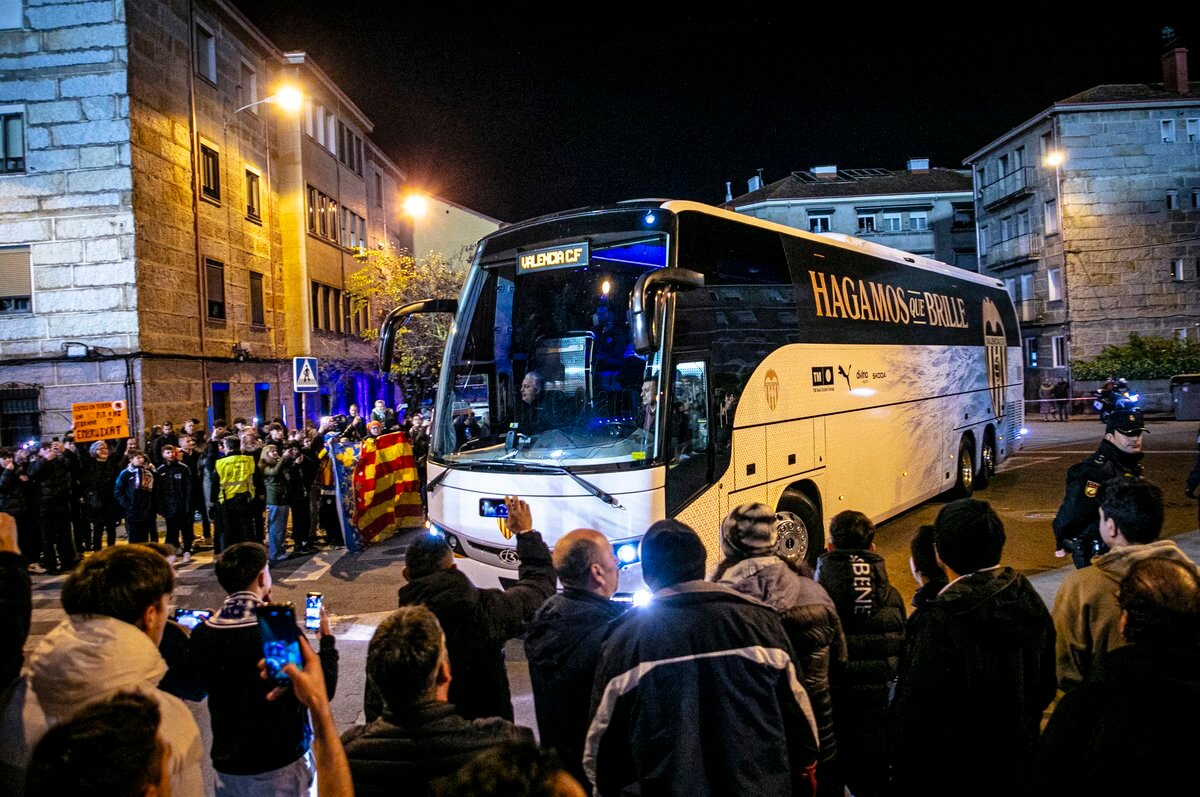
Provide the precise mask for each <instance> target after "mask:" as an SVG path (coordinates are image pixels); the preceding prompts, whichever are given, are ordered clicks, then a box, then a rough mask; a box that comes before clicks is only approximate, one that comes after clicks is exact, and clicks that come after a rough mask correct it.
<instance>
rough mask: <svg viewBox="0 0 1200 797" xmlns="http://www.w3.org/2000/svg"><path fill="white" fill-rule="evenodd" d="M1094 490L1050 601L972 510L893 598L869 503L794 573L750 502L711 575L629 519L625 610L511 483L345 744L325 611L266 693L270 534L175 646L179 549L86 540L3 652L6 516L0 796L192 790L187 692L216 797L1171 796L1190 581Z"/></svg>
mask: <svg viewBox="0 0 1200 797" xmlns="http://www.w3.org/2000/svg"><path fill="white" fill-rule="evenodd" d="M230 456H239V455H238V454H236V453H231V454H230ZM1097 502H1098V512H1099V534H1100V536H1101V538H1102V539H1103V541H1104V543H1105V547H1106V551H1107V552H1105V553H1102V554H1099V555H1097V556H1096V557H1095V558H1094V559H1093V560H1092V562H1091V565H1090V566H1088V567H1084V568H1081V569H1079V570H1076V571H1073V572H1071V573H1070V574H1069V575H1068V576H1067V577H1066V578H1065V579H1064V581H1063V583H1062V585H1061V587H1060V589H1059V592H1058V595H1057V597H1056V599H1055V601H1054V602H1053V605H1052V606H1051V607H1049V608H1048V607H1047V606H1046V605H1045V603H1044V602H1043V601H1042V599H1041V598H1040V597H1039V595H1038V594H1037V592H1036V591H1035V590H1034V588H1033V586H1032V584H1031V583H1030V582H1029V580H1028V579H1027V578H1026V577H1025V576H1024V575H1023V574H1021V573H1020V572H1018V571H1017V570H1015V569H1013V568H1011V567H1008V566H1005V565H1004V564H1003V558H1004V547H1005V542H1006V535H1005V530H1004V526H1003V523H1002V522H1001V520H1000V518H999V516H998V515H997V514H996V513H995V511H994V510H993V509H992V507H991V506H990V505H989V504H987V503H986V502H984V501H979V500H973V499H962V500H958V501H954V502H951V503H948V504H946V505H945V506H944V507H943V508H942V509H941V510H940V512H939V513H938V515H937V519H936V522H935V523H934V524H933V525H931V526H922V527H920V528H918V529H917V530H916V531H915V533H914V534H913V536H912V542H911V557H910V562H909V564H910V566H911V570H912V573H913V576H914V578H915V579H916V581H917V584H918V585H919V588H918V589H917V591H916V595H915V597H914V599H913V601H912V604H911V606H906V605H905V602H904V601H903V599H902V598H901V597H900V594H899V591H898V590H897V588H896V587H895V585H893V584H891V583H889V580H888V574H887V567H886V563H885V562H884V559H883V557H882V556H881V555H880V554H879V553H878V552H877V551H876V550H875V545H874V535H875V529H874V526H873V525H872V523H871V521H870V519H869V518H867V517H866V516H865V515H863V514H862V513H859V512H855V511H843V512H840V513H838V514H837V515H835V516H834V517H833V518H832V519H831V521H830V524H829V545H828V549H827V550H826V551H825V552H823V553H822V555H821V556H820V557H819V558H818V560H817V565H816V568H815V570H814V569H812V568H810V567H809V566H808V565H807V564H806V563H804V562H803V561H801V562H798V563H797V562H790V561H785V560H784V559H781V558H779V556H777V554H776V550H777V543H778V533H777V529H776V517H775V513H774V510H772V509H771V508H769V507H767V506H764V505H762V504H748V505H743V506H739V507H737V508H735V509H734V510H733V511H732V512H730V513H729V515H728V516H727V517H726V518H725V519H724V521H723V523H722V524H721V527H720V530H719V540H720V556H719V560H718V561H717V563H716V565H715V567H712V564H713V563H712V561H711V560H710V557H709V552H708V551H707V550H706V548H705V546H704V544H703V543H702V542H701V539H700V536H699V535H698V534H697V533H696V532H695V531H694V530H693V529H691V528H689V527H688V526H687V525H685V524H683V523H681V522H679V521H677V520H662V521H658V522H656V523H654V524H653V525H651V526H650V528H649V529H648V530H647V531H646V534H645V535H644V537H643V539H642V543H641V549H640V558H641V563H642V574H643V577H644V580H645V582H646V585H647V586H648V587H649V588H650V589H651V590H652V591H653V595H652V598H651V599H650V600H649V601H648V602H647V603H645V604H643V605H639V606H637V607H629V606H628V605H626V604H623V603H619V602H616V601H614V600H613V597H614V594H615V592H616V589H617V582H618V578H617V574H618V561H617V559H616V557H615V555H614V552H613V548H612V545H611V543H610V542H609V540H608V539H607V537H605V535H603V534H601V533H600V532H598V531H595V530H592V529H576V530H573V531H570V532H569V533H567V534H566V535H565V536H562V537H561V538H560V539H559V540H558V542H557V543H556V545H555V547H554V550H553V552H551V551H550V550H549V548H548V547H547V545H546V543H545V542H544V540H543V539H542V536H541V534H540V532H539V531H537V530H535V522H534V518H533V516H532V513H531V511H530V509H529V506H528V504H527V503H526V502H525V501H523V500H521V499H520V498H518V497H515V496H510V497H508V498H506V507H507V510H508V527H509V529H510V530H511V531H512V532H513V533H514V534H515V536H516V544H517V553H518V555H519V558H520V565H519V570H518V572H517V576H518V578H517V581H516V582H515V584H513V585H511V586H509V587H508V588H507V589H505V590H494V589H481V588H477V587H476V586H475V585H474V584H472V583H471V581H470V579H469V578H468V577H467V576H466V575H465V574H463V573H462V572H460V571H459V570H458V569H457V568H456V566H455V558H454V554H453V551H452V549H451V548H450V546H449V544H448V543H447V541H446V540H445V538H444V537H443V536H441V535H439V534H425V533H422V534H420V535H418V536H417V537H416V538H415V539H414V540H413V541H412V542H411V544H410V546H409V548H408V551H407V554H406V558H405V567H404V571H403V575H404V578H405V582H406V583H405V584H404V585H403V586H401V587H400V588H399V590H398V593H397V606H398V610H397V611H395V612H394V613H393V614H391V615H390V616H389V617H388V618H387V619H385V620H384V621H383V622H382V623H381V624H380V626H379V627H378V629H377V630H376V632H375V634H374V636H373V638H372V640H371V642H370V645H369V648H368V652H367V661H366V688H365V691H364V695H363V710H364V714H365V718H366V722H365V724H362V725H359V726H356V727H353V728H351V729H350V730H348V731H346V732H345V733H344V734H342V735H341V737H340V738H339V736H338V734H337V733H336V730H335V727H334V723H333V720H332V718H331V717H332V715H331V713H330V709H329V700H330V699H331V698H332V696H333V693H334V690H335V689H336V688H337V686H338V680H339V679H338V664H339V660H338V651H337V647H336V642H335V640H334V638H333V636H332V634H331V633H330V630H331V629H330V627H329V623H328V618H327V617H325V616H324V614H323V613H322V616H321V622H320V625H319V628H318V629H317V633H316V641H315V643H313V644H309V643H308V642H307V640H306V639H304V640H302V653H303V655H302V661H301V662H299V663H293V664H289V665H287V668H286V672H287V673H288V675H289V676H290V685H288V686H284V687H281V686H279V685H278V683H276V682H274V681H271V680H268V679H267V678H266V677H265V676H266V673H265V669H264V666H263V662H262V652H263V647H262V642H263V640H262V637H261V632H260V631H259V627H258V625H257V624H256V622H255V620H254V617H255V614H256V610H258V609H259V608H260V607H262V606H264V605H266V604H268V603H269V602H270V600H271V592H272V579H271V556H270V551H269V549H268V547H267V546H265V545H263V544H261V543H260V542H258V541H255V540H239V541H237V542H235V543H232V544H230V545H229V546H228V547H226V548H225V549H224V551H223V552H222V553H221V555H220V556H219V557H218V558H217V560H216V563H215V567H214V570H215V574H216V577H217V580H218V582H219V583H220V585H221V587H222V588H223V589H224V590H225V591H226V593H227V594H228V598H227V600H226V601H225V602H224V604H223V605H222V606H221V607H220V608H219V609H218V610H217V611H216V613H215V614H214V615H213V616H212V617H211V618H209V619H208V620H206V621H204V622H203V623H201V624H200V625H198V626H197V627H196V628H195V630H194V631H192V632H191V635H190V637H189V636H188V635H187V634H186V633H184V632H181V631H180V630H179V629H178V628H177V627H175V626H174V624H173V623H172V622H169V621H168V620H167V617H166V611H167V606H168V603H169V600H170V596H171V593H172V590H173V588H174V572H173V569H172V567H171V565H170V563H169V561H168V557H169V556H170V555H171V554H172V553H173V552H172V551H171V549H170V548H169V547H167V546H162V545H155V544H153V543H148V544H145V545H119V546H109V547H108V548H106V549H104V550H102V551H100V552H98V553H96V554H94V555H92V556H89V557H87V558H86V559H85V560H83V561H82V562H81V563H80V564H79V565H78V566H77V567H76V568H75V570H73V571H72V573H71V574H70V576H69V577H68V579H67V582H66V585H65V586H64V588H63V596H62V600H63V608H64V609H65V610H66V612H67V615H68V617H67V619H66V620H64V621H63V622H62V624H61V625H59V626H58V627H57V628H56V629H55V630H54V631H52V632H51V633H50V634H49V635H48V636H47V637H45V638H44V639H43V640H42V641H41V642H39V644H38V645H37V646H36V647H35V648H34V650H33V652H32V654H31V655H30V657H29V660H28V661H23V656H22V647H23V643H24V641H25V636H24V633H25V632H27V629H28V622H29V583H30V581H29V578H30V577H29V574H28V572H27V570H26V568H25V566H24V560H23V559H22V558H21V556H20V553H19V547H18V545H17V540H16V536H17V534H16V531H15V524H14V523H13V522H12V520H11V519H9V518H8V517H7V516H5V515H0V578H3V585H2V589H0V602H2V603H0V610H2V611H0V617H2V618H3V625H4V632H3V645H4V648H3V650H0V663H2V664H3V667H4V670H3V672H0V679H2V683H4V684H6V685H7V690H6V691H5V692H4V696H3V698H2V700H0V778H2V779H4V782H3V785H4V786H6V787H7V788H9V789H12V791H11V793H20V792H19V789H20V788H24V789H25V790H26V791H25V793H27V794H48V793H75V792H77V791H79V790H80V789H81V788H88V789H91V788H96V789H97V790H99V793H103V794H122V795H126V794H128V795H135V794H136V795H145V794H152V793H161V787H162V786H164V785H166V784H169V786H170V789H171V793H173V794H176V795H194V794H200V793H202V791H203V785H204V784H203V783H202V782H201V775H200V765H199V764H200V761H199V759H200V756H201V755H202V751H201V746H200V741H199V739H200V737H199V733H198V731H197V728H196V725H195V721H194V720H193V719H192V717H191V715H190V714H189V713H188V712H187V710H186V707H185V706H184V705H183V703H182V702H181V699H183V700H201V699H204V698H205V697H207V699H208V703H209V714H210V717H211V723H212V748H211V759H212V765H213V770H214V771H215V773H216V775H215V778H216V781H215V783H214V784H213V786H214V788H215V791H216V793H217V794H219V795H241V794H247V795H249V794H268V793H269V794H296V795H300V794H308V793H310V789H311V788H312V787H313V785H314V784H316V785H317V786H318V787H319V793H320V794H322V795H340V794H359V795H383V794H393V793H397V792H403V793H405V794H418V795H420V794H439V795H440V794H455V795H462V794H467V795H474V794H497V795H498V794H522V795H572V796H574V795H582V794H587V793H595V794H599V795H624V794H676V795H685V794H686V795H695V794H711V795H724V794H729V795H735V794H766V795H785V794H799V795H844V794H846V793H847V791H849V793H851V794H853V795H854V796H855V797H863V796H864V795H866V796H868V797H870V796H871V795H892V794H898V795H916V794H920V795H941V794H972V795H993V794H994V795H1000V794H1025V793H1034V794H1074V793H1081V794H1082V793H1088V794H1117V793H1120V794H1129V793H1157V792H1160V791H1162V792H1167V791H1170V790H1172V788H1173V787H1174V786H1175V785H1176V784H1177V783H1179V782H1182V781H1184V780H1186V779H1190V778H1191V773H1190V772H1188V771H1187V770H1186V767H1187V766H1188V761H1189V760H1190V759H1189V757H1188V756H1187V755H1186V752H1187V751H1190V750H1192V749H1194V748H1195V745H1196V744H1197V742H1200V731H1197V729H1196V725H1195V721H1194V718H1195V716H1196V713H1195V710H1196V709H1198V708H1200V677H1198V676H1197V673H1198V672H1200V667H1198V665H1200V574H1198V572H1197V567H1196V564H1195V563H1194V562H1192V561H1190V560H1189V559H1188V558H1187V556H1186V555H1185V554H1184V553H1183V552H1182V551H1181V550H1180V549H1179V548H1178V546H1177V545H1175V543H1174V542H1172V541H1170V540H1163V539H1160V534H1161V531H1162V525H1163V517H1164V511H1163V499H1162V494H1161V491H1160V490H1159V489H1158V488H1157V487H1156V486H1154V485H1153V484H1152V483H1150V482H1148V481H1146V480H1144V479H1142V478H1140V477H1137V476H1118V477H1117V478H1114V479H1112V480H1111V481H1108V482H1106V483H1105V484H1103V485H1101V488H1100V489H1099V491H1098V493H1097ZM559 584H561V591H559V590H558V589H557V585H559ZM22 623H24V630H22V627H21V624H22ZM522 636H523V638H524V643H523V644H524V649H525V654H526V658H527V660H528V664H529V675H530V682H531V685H532V691H533V698H534V709H535V713H536V717H537V724H538V731H539V738H538V740H537V741H535V738H534V734H533V732H532V730H531V729H529V728H525V727H521V726H520V725H518V724H515V722H514V712H513V707H512V701H511V697H510V687H509V680H508V678H509V675H508V669H507V666H506V662H505V658H504V647H505V645H506V643H508V642H509V641H510V640H513V639H516V638H519V637H522ZM1059 690H1061V691H1062V692H1065V696H1064V697H1062V698H1061V700H1060V701H1059V702H1058V704H1057V706H1056V707H1055V708H1054V710H1053V713H1052V714H1051V715H1050V717H1049V720H1048V723H1046V721H1045V714H1046V712H1047V709H1048V708H1049V707H1050V706H1051V705H1052V704H1053V702H1054V700H1055V697H1056V694H1057V693H1058V691H1059ZM539 743H540V744H539ZM101 761H103V762H104V764H103V765H101V764H100V763H99V762H101ZM97 767H101V768H102V769H103V772H104V777H105V778H107V780H106V782H105V784H104V786H103V788H101V787H100V786H99V785H96V784H97V783H98V781H99V779H100V775H99V774H98V772H97ZM5 793H10V792H5Z"/></svg>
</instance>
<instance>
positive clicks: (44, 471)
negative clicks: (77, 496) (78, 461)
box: [28, 456, 72, 506]
mask: <svg viewBox="0 0 1200 797" xmlns="http://www.w3.org/2000/svg"><path fill="white" fill-rule="evenodd" d="M28 472H29V478H30V480H32V481H33V482H35V483H36V484H37V496H38V500H39V501H40V502H41V503H42V504H46V503H49V502H55V503H58V504H61V505H63V506H66V504H67V502H68V501H69V500H70V498H71V482H72V479H71V466H70V465H69V464H68V463H67V461H66V460H65V459H64V458H63V457H62V456H57V457H55V458H54V459H46V458H45V457H42V456H37V457H34V458H33V459H32V460H30V462H29V471H28Z"/></svg>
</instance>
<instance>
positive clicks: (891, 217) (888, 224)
mask: <svg viewBox="0 0 1200 797" xmlns="http://www.w3.org/2000/svg"><path fill="white" fill-rule="evenodd" d="M900 228H901V223H900V214H899V213H884V214H883V230H884V232H900Z"/></svg>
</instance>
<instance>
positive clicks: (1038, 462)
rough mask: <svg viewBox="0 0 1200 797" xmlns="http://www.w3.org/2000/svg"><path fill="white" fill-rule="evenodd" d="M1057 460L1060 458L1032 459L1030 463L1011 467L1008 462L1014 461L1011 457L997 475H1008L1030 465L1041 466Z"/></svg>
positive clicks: (998, 470) (997, 471)
mask: <svg viewBox="0 0 1200 797" xmlns="http://www.w3.org/2000/svg"><path fill="white" fill-rule="evenodd" d="M1024 459H1025V457H1022V460H1024ZM1057 459H1058V457H1038V458H1036V459H1030V460H1029V461H1028V462H1024V461H1023V462H1021V464H1020V465H1009V464H1008V462H1011V461H1012V457H1009V459H1008V460H1007V462H1005V464H1004V465H1003V466H1001V467H1000V468H999V469H997V470H996V473H1008V472H1010V471H1014V470H1020V469H1021V468H1028V467H1029V466H1030V465H1041V464H1042V463H1044V462H1054V461H1055V460H1057Z"/></svg>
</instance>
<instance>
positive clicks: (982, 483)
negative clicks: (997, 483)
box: [975, 429, 996, 490]
mask: <svg viewBox="0 0 1200 797" xmlns="http://www.w3.org/2000/svg"><path fill="white" fill-rule="evenodd" d="M995 475H996V438H995V436H994V435H993V434H992V430H991V429H988V430H987V431H986V432H984V435H983V448H981V449H979V472H978V473H976V474H975V489H976V490H982V489H983V488H985V487H987V486H988V485H989V484H991V482H992V477H993V476H995Z"/></svg>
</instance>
